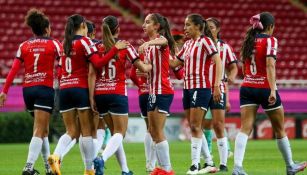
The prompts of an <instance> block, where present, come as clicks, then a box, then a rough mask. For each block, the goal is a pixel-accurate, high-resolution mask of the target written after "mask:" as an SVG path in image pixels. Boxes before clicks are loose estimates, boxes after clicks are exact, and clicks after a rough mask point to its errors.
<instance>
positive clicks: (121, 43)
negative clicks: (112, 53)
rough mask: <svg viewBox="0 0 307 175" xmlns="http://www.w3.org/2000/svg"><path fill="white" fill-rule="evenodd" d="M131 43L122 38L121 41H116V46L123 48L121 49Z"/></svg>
mask: <svg viewBox="0 0 307 175" xmlns="http://www.w3.org/2000/svg"><path fill="white" fill-rule="evenodd" d="M128 45H129V42H128V41H125V40H120V41H117V42H116V43H115V47H116V48H117V49H118V50H121V49H126V48H127V47H128Z"/></svg>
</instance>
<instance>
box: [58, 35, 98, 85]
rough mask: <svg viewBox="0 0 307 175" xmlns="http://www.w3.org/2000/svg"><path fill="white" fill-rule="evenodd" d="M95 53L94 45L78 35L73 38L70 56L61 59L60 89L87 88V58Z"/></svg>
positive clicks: (86, 38)
mask: <svg viewBox="0 0 307 175" xmlns="http://www.w3.org/2000/svg"><path fill="white" fill-rule="evenodd" d="M95 52H97V48H96V46H95V45H94V43H93V42H92V41H91V40H90V39H89V38H88V37H84V36H80V35H76V36H74V39H73V42H72V47H71V51H70V56H66V55H65V56H64V57H62V59H61V66H62V77H61V82H60V86H61V88H62V89H63V88H69V87H79V88H87V87H88V82H87V77H88V63H89V62H88V58H89V57H90V56H91V54H94V53H95Z"/></svg>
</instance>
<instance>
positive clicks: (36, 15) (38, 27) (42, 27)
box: [25, 9, 49, 36]
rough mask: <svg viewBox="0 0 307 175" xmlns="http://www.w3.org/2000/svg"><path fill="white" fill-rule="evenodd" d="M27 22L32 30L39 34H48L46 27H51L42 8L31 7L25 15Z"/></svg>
mask: <svg viewBox="0 0 307 175" xmlns="http://www.w3.org/2000/svg"><path fill="white" fill-rule="evenodd" d="M25 23H26V24H27V25H28V26H29V27H31V29H32V32H33V33H34V34H35V35H37V36H43V35H45V34H46V28H48V27H49V19H48V17H47V16H46V15H45V14H44V13H43V12H42V11H40V10H37V9H30V10H29V11H28V13H27V15H26V17H25Z"/></svg>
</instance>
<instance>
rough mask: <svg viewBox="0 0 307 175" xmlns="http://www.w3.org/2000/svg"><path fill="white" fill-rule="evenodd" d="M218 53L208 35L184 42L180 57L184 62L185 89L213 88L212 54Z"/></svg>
mask: <svg viewBox="0 0 307 175" xmlns="http://www.w3.org/2000/svg"><path fill="white" fill-rule="evenodd" d="M216 53H217V50H216V47H215V45H214V43H213V41H212V40H211V39H210V38H208V37H206V36H200V37H199V38H197V39H196V40H193V39H190V40H188V41H186V42H185V43H184V45H183V47H182V49H181V51H180V52H179V54H178V59H179V60H181V61H183V62H184V70H185V72H184V89H195V88H211V85H210V81H209V68H210V64H211V56H212V55H214V54H216Z"/></svg>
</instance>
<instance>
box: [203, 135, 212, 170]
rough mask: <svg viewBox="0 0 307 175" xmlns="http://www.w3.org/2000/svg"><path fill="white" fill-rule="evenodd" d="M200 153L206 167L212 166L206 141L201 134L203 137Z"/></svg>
mask: <svg viewBox="0 0 307 175" xmlns="http://www.w3.org/2000/svg"><path fill="white" fill-rule="evenodd" d="M201 153H202V154H203V157H204V159H205V162H206V163H207V164H208V165H213V160H212V156H211V154H210V150H209V147H208V143H207V139H206V136H205V135H204V134H203V137H202V144H201Z"/></svg>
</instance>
